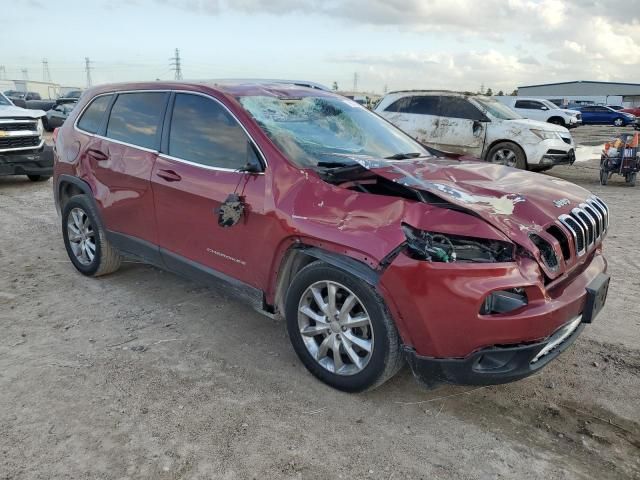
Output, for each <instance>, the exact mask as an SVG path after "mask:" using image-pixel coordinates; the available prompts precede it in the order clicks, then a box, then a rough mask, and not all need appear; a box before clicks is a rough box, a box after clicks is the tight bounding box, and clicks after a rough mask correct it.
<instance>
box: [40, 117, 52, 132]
mask: <svg viewBox="0 0 640 480" xmlns="http://www.w3.org/2000/svg"><path fill="white" fill-rule="evenodd" d="M42 127H43V128H44V129H45V130H46V131H47V132H53V127H51V125H49V120H47V117H42Z"/></svg>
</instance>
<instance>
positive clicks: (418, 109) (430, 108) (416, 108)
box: [409, 95, 440, 115]
mask: <svg viewBox="0 0 640 480" xmlns="http://www.w3.org/2000/svg"><path fill="white" fill-rule="evenodd" d="M409 113H417V114H420V115H440V97H437V96H434V95H428V96H424V97H413V101H412V102H411V106H410V107H409Z"/></svg>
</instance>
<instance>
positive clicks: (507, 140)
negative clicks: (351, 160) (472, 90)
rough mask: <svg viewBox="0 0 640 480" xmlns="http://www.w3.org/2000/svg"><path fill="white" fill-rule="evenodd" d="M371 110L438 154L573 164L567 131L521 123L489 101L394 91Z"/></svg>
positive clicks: (542, 165)
mask: <svg viewBox="0 0 640 480" xmlns="http://www.w3.org/2000/svg"><path fill="white" fill-rule="evenodd" d="M375 111H376V113H378V114H379V115H381V116H382V117H384V118H386V119H387V120H389V121H390V122H391V123H393V124H394V125H396V126H397V127H399V128H400V129H402V130H404V131H405V132H406V133H408V134H409V135H411V136H412V137H414V138H415V139H417V140H418V141H420V142H421V143H423V144H425V145H427V146H429V147H432V148H435V149H437V150H442V151H445V152H450V153H455V154H462V155H470V156H474V157H477V158H481V159H483V160H486V161H488V162H493V163H500V164H503V165H508V166H512V167H517V168H522V169H530V170H535V171H542V170H548V169H550V168H551V167H553V166H554V165H558V164H572V163H573V162H574V161H575V151H574V144H573V139H572V138H571V134H570V133H569V130H567V129H566V128H564V127H561V126H559V125H553V124H550V123H543V122H538V121H535V120H529V119H525V118H523V117H521V116H520V115H519V114H517V113H516V112H514V111H513V110H511V109H510V108H508V107H507V106H505V105H503V104H502V103H500V102H498V101H497V100H495V99H493V98H492V97H485V96H482V95H464V94H462V93H454V92H446V91H444V92H443V91H403V92H393V93H389V94H387V95H385V97H384V98H383V99H382V100H381V101H380V103H379V104H378V106H377V107H376V109H375Z"/></svg>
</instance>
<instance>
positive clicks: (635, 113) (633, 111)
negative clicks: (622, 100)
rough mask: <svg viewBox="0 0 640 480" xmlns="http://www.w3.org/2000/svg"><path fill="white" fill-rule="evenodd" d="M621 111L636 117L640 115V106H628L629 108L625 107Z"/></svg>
mask: <svg viewBox="0 0 640 480" xmlns="http://www.w3.org/2000/svg"><path fill="white" fill-rule="evenodd" d="M620 111H621V112H624V113H630V114H631V115H633V116H634V117H640V107H628V108H623V109H622V110H620Z"/></svg>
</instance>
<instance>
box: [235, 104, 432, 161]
mask: <svg viewBox="0 0 640 480" xmlns="http://www.w3.org/2000/svg"><path fill="white" fill-rule="evenodd" d="M238 100H239V101H240V103H241V104H242V106H243V107H244V109H245V110H247V111H248V112H249V113H250V114H251V115H252V116H253V118H254V119H255V120H256V121H257V122H258V124H259V125H260V127H261V128H262V129H263V130H264V132H265V133H266V134H267V135H268V136H269V137H270V138H271V140H272V141H273V142H274V143H275V144H276V145H277V146H278V147H279V148H280V150H282V152H283V153H285V154H286V155H287V157H289V158H290V159H291V160H292V161H293V162H295V163H296V164H297V165H298V166H300V167H303V168H307V167H318V166H320V167H331V166H332V165H335V166H340V165H352V164H354V165H355V163H356V162H355V161H354V160H353V158H354V157H363V156H364V157H374V158H376V159H381V158H395V159H404V158H416V157H422V156H425V157H426V156H431V155H430V154H429V153H428V152H427V150H426V149H425V148H424V147H422V146H421V145H420V144H419V143H417V142H416V141H414V140H413V139H411V138H410V137H409V136H407V135H406V134H404V133H402V132H401V131H400V130H398V129H396V128H395V127H393V126H392V125H390V124H389V123H387V122H386V121H385V120H383V119H381V118H380V117H378V116H377V115H376V114H374V113H372V112H370V111H369V110H367V109H366V108H364V107H361V106H360V105H358V104H356V103H354V102H352V101H349V100H347V99H343V98H340V97H330V96H317V97H313V96H309V97H298V98H283V97H275V96H268V95H265V96H242V97H239V99H238Z"/></svg>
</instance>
